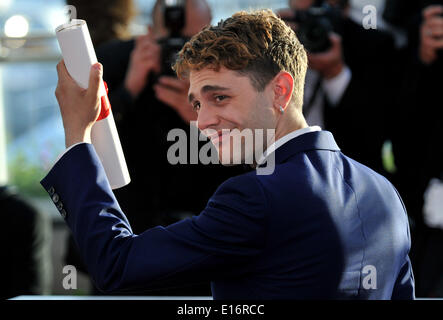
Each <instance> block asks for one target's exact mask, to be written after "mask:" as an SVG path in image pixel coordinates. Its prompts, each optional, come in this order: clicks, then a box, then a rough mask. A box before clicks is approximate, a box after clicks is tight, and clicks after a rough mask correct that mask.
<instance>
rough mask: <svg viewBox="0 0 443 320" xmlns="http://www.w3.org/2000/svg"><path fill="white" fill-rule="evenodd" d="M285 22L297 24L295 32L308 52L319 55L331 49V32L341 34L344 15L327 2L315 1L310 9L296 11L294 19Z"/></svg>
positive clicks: (287, 19)
mask: <svg viewBox="0 0 443 320" xmlns="http://www.w3.org/2000/svg"><path fill="white" fill-rule="evenodd" d="M284 20H286V21H288V22H295V23H296V24H297V29H296V30H295V32H296V34H297V37H298V39H299V40H300V42H301V43H302V44H303V46H304V47H305V49H306V50H307V51H308V52H310V53H319V52H325V51H328V50H329V49H330V48H331V45H332V43H331V41H330V39H329V35H330V33H331V32H337V33H340V31H341V30H340V24H341V20H342V14H341V11H340V10H339V9H338V8H336V7H332V6H330V5H329V4H328V3H327V2H326V1H314V3H313V5H312V6H311V7H309V8H308V9H306V10H296V11H295V13H294V18H292V19H289V18H286V19H284Z"/></svg>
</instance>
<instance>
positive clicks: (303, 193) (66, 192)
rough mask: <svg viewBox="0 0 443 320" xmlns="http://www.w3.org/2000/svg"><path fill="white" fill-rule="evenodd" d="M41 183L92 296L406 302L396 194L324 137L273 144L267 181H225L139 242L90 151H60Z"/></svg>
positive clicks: (409, 290)
mask: <svg viewBox="0 0 443 320" xmlns="http://www.w3.org/2000/svg"><path fill="white" fill-rule="evenodd" d="M151 170H155V168H151ZM208 179H210V177H208ZM41 183H42V185H43V186H44V188H45V189H46V190H47V191H48V193H49V194H50V196H51V197H52V200H53V201H54V203H55V204H56V206H57V208H58V209H59V211H60V213H61V214H62V216H63V217H64V218H65V220H66V222H67V224H68V226H69V227H70V229H71V230H72V233H73V235H74V238H75V241H76V243H77V245H78V247H79V249H80V252H81V255H82V256H83V259H84V261H85V263H86V265H87V268H88V270H89V272H90V274H91V275H92V278H93V279H94V282H95V284H96V285H97V287H98V288H100V289H101V290H103V291H104V292H114V293H118V292H136V291H138V290H143V291H146V289H150V288H153V289H154V288H155V289H157V288H164V287H172V286H177V285H182V284H190V283H196V282H200V281H208V280H209V281H211V285H212V293H213V297H214V299H335V298H338V299H349V298H350V299H413V298H414V279H413V274H412V269H411V263H410V260H409V257H408V252H409V249H410V235H409V225H408V219H407V215H406V211H405V208H404V206H403V203H402V201H401V199H400V197H399V195H398V193H397V192H396V190H395V189H394V187H393V186H392V185H391V184H390V183H389V182H388V181H387V180H386V179H385V178H384V177H382V176H381V175H379V174H377V173H375V172H374V171H372V170H371V169H369V168H367V167H365V166H363V165H362V164H360V163H358V162H356V161H354V160H352V159H350V158H348V157H346V156H345V155H343V154H342V153H341V152H340V149H339V148H338V147H337V145H336V143H335V141H334V138H333V136H332V134H331V133H330V132H327V131H320V132H311V133H306V134H303V135H301V136H299V137H297V138H295V139H292V140H290V141H289V142H287V143H285V144H284V145H282V146H281V147H279V148H277V150H276V151H275V171H274V173H273V174H271V175H257V174H256V171H252V172H249V173H247V174H243V175H240V176H236V177H233V178H231V179H229V180H227V181H226V182H224V183H223V184H222V185H221V186H220V187H219V188H218V189H217V191H216V192H215V194H214V195H213V196H212V197H211V198H210V199H209V201H208V203H207V206H206V208H205V209H204V210H203V211H202V212H201V213H200V215H198V216H196V217H193V218H188V219H186V220H182V221H180V222H178V223H175V224H172V225H169V226H168V227H160V226H159V227H155V228H152V229H149V230H146V231H145V232H143V233H142V234H139V235H135V234H133V232H132V231H131V227H130V225H129V222H128V220H127V219H126V217H125V215H124V214H123V212H122V211H121V210H120V207H119V205H118V203H117V201H116V199H115V197H114V195H113V193H112V190H111V188H110V186H109V184H108V181H107V179H106V176H105V172H104V170H103V168H102V165H101V163H100V161H99V158H98V157H97V155H96V153H95V150H94V148H93V146H92V145H90V144H80V145H77V146H75V147H74V148H72V149H71V150H70V151H68V152H67V153H66V154H65V155H64V156H63V157H62V158H61V159H60V160H59V161H58V162H57V163H56V164H55V166H54V167H53V168H52V170H51V171H50V172H49V174H48V175H47V176H46V177H45V178H44V179H43V180H42V182H41ZM146 183H149V181H147V182H146ZM195 192H196V193H197V192H199V190H195ZM140 201H143V199H140ZM171 201H174V199H171ZM146 214H149V211H147V212H146Z"/></svg>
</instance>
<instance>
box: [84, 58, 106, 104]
mask: <svg viewBox="0 0 443 320" xmlns="http://www.w3.org/2000/svg"><path fill="white" fill-rule="evenodd" d="M102 74H103V66H102V65H101V64H100V63H96V64H94V65H93V66H92V67H91V71H90V72H89V84H88V89H87V90H86V95H87V96H90V97H91V98H94V99H95V98H97V97H98V96H99V90H100V85H101V81H102Z"/></svg>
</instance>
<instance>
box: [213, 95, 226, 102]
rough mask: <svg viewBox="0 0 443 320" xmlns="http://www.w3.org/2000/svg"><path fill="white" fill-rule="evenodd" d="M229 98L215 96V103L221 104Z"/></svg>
mask: <svg viewBox="0 0 443 320" xmlns="http://www.w3.org/2000/svg"><path fill="white" fill-rule="evenodd" d="M226 98H227V96H215V101H217V102H220V101H222V100H225V99H226Z"/></svg>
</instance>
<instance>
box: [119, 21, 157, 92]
mask: <svg viewBox="0 0 443 320" xmlns="http://www.w3.org/2000/svg"><path fill="white" fill-rule="evenodd" d="M160 57H161V48H160V46H159V45H158V44H157V42H156V40H155V39H154V36H153V32H152V30H151V28H150V29H149V31H148V34H146V35H143V36H139V37H138V38H137V39H136V41H135V47H134V50H133V51H132V52H131V58H130V61H129V68H128V71H127V72H126V78H125V88H126V89H127V90H128V91H129V93H130V94H131V95H132V97H134V98H135V97H137V96H138V95H139V93H140V92H141V91H142V90H143V88H144V87H145V86H146V82H147V78H148V74H149V73H150V72H151V71H154V72H160V66H161V58H160Z"/></svg>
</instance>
